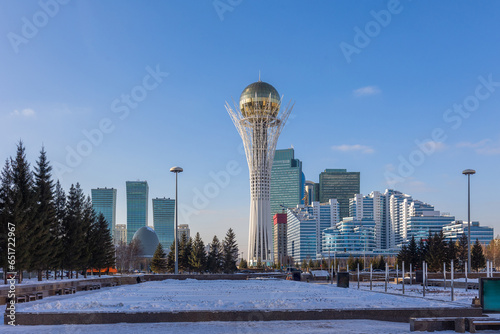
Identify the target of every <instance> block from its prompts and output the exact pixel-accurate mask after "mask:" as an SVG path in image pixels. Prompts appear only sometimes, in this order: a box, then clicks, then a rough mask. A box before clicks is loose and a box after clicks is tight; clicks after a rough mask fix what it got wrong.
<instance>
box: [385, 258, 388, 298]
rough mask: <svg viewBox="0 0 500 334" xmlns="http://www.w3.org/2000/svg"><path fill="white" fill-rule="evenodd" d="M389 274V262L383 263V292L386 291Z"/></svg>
mask: <svg viewBox="0 0 500 334" xmlns="http://www.w3.org/2000/svg"><path fill="white" fill-rule="evenodd" d="M388 274H389V264H387V263H386V264H385V292H387V278H388V276H389V275H388Z"/></svg>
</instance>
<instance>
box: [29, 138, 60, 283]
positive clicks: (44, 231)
mask: <svg viewBox="0 0 500 334" xmlns="http://www.w3.org/2000/svg"><path fill="white" fill-rule="evenodd" d="M51 170H52V167H51V166H50V164H49V162H48V160H47V154H46V152H45V149H44V148H43V147H42V150H41V151H40V157H39V158H38V161H37V165H36V166H35V173H34V175H35V193H36V200H37V205H36V218H35V220H34V226H33V234H32V237H33V238H34V239H35V243H34V244H33V248H32V255H33V257H34V259H35V261H33V263H32V266H31V268H32V269H34V270H36V271H37V272H38V280H39V281H41V280H42V270H47V269H49V268H50V267H51V258H52V256H53V255H54V245H53V242H54V237H53V236H54V234H55V233H56V231H57V229H56V227H57V225H56V224H57V221H56V212H55V208H54V196H53V192H54V183H53V181H52V179H51V174H50V172H51Z"/></svg>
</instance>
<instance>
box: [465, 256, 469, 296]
mask: <svg viewBox="0 0 500 334" xmlns="http://www.w3.org/2000/svg"><path fill="white" fill-rule="evenodd" d="M468 265H469V264H468V263H467V261H465V292H467V290H468V289H469V284H467V268H468V267H467V266H468Z"/></svg>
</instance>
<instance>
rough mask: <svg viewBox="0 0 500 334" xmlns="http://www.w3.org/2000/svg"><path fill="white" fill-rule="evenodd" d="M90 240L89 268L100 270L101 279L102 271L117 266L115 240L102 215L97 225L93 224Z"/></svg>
mask: <svg viewBox="0 0 500 334" xmlns="http://www.w3.org/2000/svg"><path fill="white" fill-rule="evenodd" d="M89 239H90V241H89V244H90V245H91V247H92V248H91V253H90V254H91V257H90V259H91V260H90V262H89V264H90V265H89V268H95V269H98V270H99V277H100V276H101V269H107V268H109V267H114V266H115V247H114V245H113V238H112V237H111V232H110V231H109V227H108V222H107V221H106V218H104V215H103V214H102V213H99V215H97V219H96V220H95V223H94V224H92V227H91V230H90V238H89Z"/></svg>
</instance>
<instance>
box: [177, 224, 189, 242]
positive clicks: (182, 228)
mask: <svg viewBox="0 0 500 334" xmlns="http://www.w3.org/2000/svg"><path fill="white" fill-rule="evenodd" d="M183 234H185V235H186V237H187V239H188V240H189V238H191V230H190V229H189V225H188V224H179V226H177V240H179V242H180V240H182V235H183Z"/></svg>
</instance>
